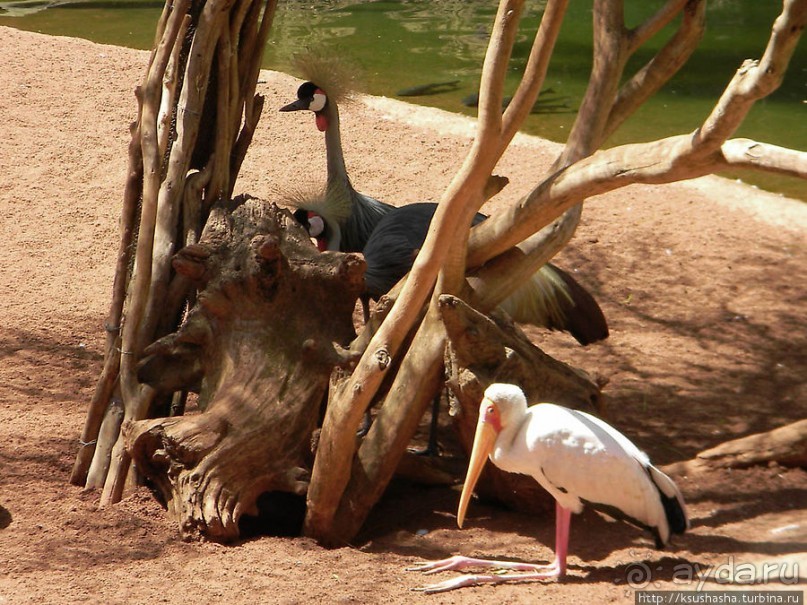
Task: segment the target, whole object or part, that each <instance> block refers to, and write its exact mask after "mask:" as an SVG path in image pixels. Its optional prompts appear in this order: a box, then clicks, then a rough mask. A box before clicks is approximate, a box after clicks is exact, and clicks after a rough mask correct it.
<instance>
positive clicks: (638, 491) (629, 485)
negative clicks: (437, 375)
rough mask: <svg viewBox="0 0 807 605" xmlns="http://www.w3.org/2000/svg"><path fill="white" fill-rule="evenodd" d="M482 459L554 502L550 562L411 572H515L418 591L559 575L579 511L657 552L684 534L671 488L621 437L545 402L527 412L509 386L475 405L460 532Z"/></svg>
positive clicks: (455, 561) (460, 563) (458, 563)
mask: <svg viewBox="0 0 807 605" xmlns="http://www.w3.org/2000/svg"><path fill="white" fill-rule="evenodd" d="M488 456H489V457H490V459H491V461H492V462H493V464H495V465H496V466H498V467H499V468H500V469H502V470H505V471H509V472H513V473H521V474H524V475H530V476H531V477H533V478H534V479H535V480H536V481H537V482H538V483H539V484H540V485H541V486H542V487H543V488H544V489H546V490H547V491H548V492H549V493H550V494H552V496H553V497H554V498H555V509H556V523H555V560H554V561H553V562H552V563H550V564H549V565H534V564H530V563H515V562H509V561H494V560H487V559H473V558H469V557H462V556H455V557H450V558H448V559H443V560H440V561H433V562H429V563H425V564H422V565H419V566H417V567H413V568H411V569H413V570H416V571H424V572H426V573H438V572H441V571H447V570H462V569H469V568H480V567H481V568H496V569H506V570H510V571H511V572H518V573H503V574H490V575H485V574H473V575H461V576H458V577H456V578H452V579H450V580H446V581H445V582H441V583H438V584H433V585H431V586H426V587H425V588H422V589H419V590H423V591H425V592H443V591H446V590H452V589H454V588H461V587H463V586H475V585H478V584H498V583H502V582H512V581H525V580H537V579H547V578H558V577H562V576H564V575H565V574H566V555H567V552H568V544H569V527H570V524H571V514H572V513H579V512H581V511H582V510H583V507H584V505H588V506H590V507H591V508H593V509H594V510H596V511H598V512H600V513H602V514H604V515H606V516H608V517H610V518H614V519H621V520H623V521H627V522H628V523H630V524H631V525H635V526H637V527H640V528H642V529H646V530H649V531H650V532H651V533H652V534H653V536H654V538H655V541H656V548H662V547H663V546H664V545H665V544H667V542H668V541H669V539H670V535H671V534H673V533H683V532H684V531H685V530H686V529H688V528H689V520H688V518H687V514H686V509H685V506H684V499H683V497H682V496H681V492H680V491H679V489H678V487H677V486H676V485H675V483H673V481H672V479H670V478H669V477H668V476H667V475H665V474H664V473H662V472H661V471H660V470H658V469H657V468H656V467H654V466H653V465H652V464H651V463H650V461H649V460H648V458H647V456H646V455H645V454H644V453H643V452H642V451H640V450H639V448H637V447H636V446H635V445H634V444H633V443H631V441H630V440H629V439H628V438H627V437H625V436H624V435H623V434H622V433H620V432H619V431H617V430H616V429H615V428H614V427H612V426H610V425H609V424H607V423H605V422H603V421H602V420H600V419H599V418H595V417H594V416H591V415H590V414H586V413H585V412H580V411H578V410H571V409H568V408H564V407H561V406H559V405H555V404H552V403H539V404H537V405H533V406H530V407H527V400H526V398H525V397H524V393H523V392H522V391H521V389H520V388H519V387H517V386H515V385H512V384H492V385H490V386H489V387H488V388H487V390H486V391H485V396H484V398H483V399H482V403H481V406H480V408H479V422H478V424H477V427H476V434H475V436H474V444H473V448H472V451H471V459H470V461H469V463H468V473H467V475H466V477H465V484H464V486H463V489H462V495H461V496H460V504H459V510H458V512H457V525H458V526H459V527H460V528H461V527H462V524H463V521H464V520H465V512H466V510H467V508H468V503H469V501H470V499H471V494H472V492H473V489H474V486H475V485H476V482H477V480H478V479H479V475H480V474H481V473H482V469H483V467H484V466H485V462H486V461H487V458H488Z"/></svg>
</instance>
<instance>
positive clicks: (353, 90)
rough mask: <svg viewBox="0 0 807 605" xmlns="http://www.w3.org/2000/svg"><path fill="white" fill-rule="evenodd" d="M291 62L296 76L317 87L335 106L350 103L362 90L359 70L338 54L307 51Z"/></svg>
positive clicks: (297, 55) (295, 56)
mask: <svg viewBox="0 0 807 605" xmlns="http://www.w3.org/2000/svg"><path fill="white" fill-rule="evenodd" d="M291 62H292V67H293V69H294V73H295V74H296V75H297V76H299V77H301V78H303V79H305V80H307V81H309V82H313V83H314V84H316V85H317V86H319V87H320V88H321V89H322V90H324V91H325V94H326V95H328V98H329V99H330V100H331V101H333V102H335V103H337V104H344V103H347V102H350V101H351V100H353V99H354V98H355V96H356V94H357V93H358V91H359V90H360V89H361V88H362V87H361V69H359V68H358V67H357V66H356V65H355V64H353V63H351V62H350V61H349V60H346V59H344V58H343V57H342V56H341V55H340V53H338V52H334V51H331V52H325V51H324V50H316V51H314V50H310V49H309V50H307V51H306V52H304V53H300V54H296V55H294V56H293V57H292V61H291Z"/></svg>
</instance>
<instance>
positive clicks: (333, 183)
mask: <svg viewBox="0 0 807 605" xmlns="http://www.w3.org/2000/svg"><path fill="white" fill-rule="evenodd" d="M324 111H325V117H326V118H327V119H328V128H327V129H326V130H325V150H326V155H327V161H328V193H327V196H328V198H329V199H338V200H342V199H345V200H349V199H350V197H351V196H352V194H353V192H354V189H353V185H352V184H351V183H350V178H349V177H348V175H347V167H346V166H345V156H344V153H343V152H342V134H341V132H340V130H339V109H338V107H337V106H336V103H333V102H330V101H329V103H328V106H327V107H326V108H325V109H324Z"/></svg>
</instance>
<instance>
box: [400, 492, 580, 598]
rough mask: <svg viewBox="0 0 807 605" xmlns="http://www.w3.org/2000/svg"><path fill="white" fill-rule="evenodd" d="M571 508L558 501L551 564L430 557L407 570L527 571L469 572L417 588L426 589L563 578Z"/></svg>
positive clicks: (430, 591)
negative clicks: (503, 571) (509, 571)
mask: <svg viewBox="0 0 807 605" xmlns="http://www.w3.org/2000/svg"><path fill="white" fill-rule="evenodd" d="M571 520H572V511H570V510H569V509H567V508H563V507H562V506H561V505H560V504H558V503H557V502H555V560H554V561H552V563H550V564H549V565H535V564H533V563H517V562H515V561H496V560H494V559H473V558H471V557H463V556H460V555H458V556H454V557H449V558H448V559H441V560H440V561H431V562H429V563H423V564H422V565H418V566H415V567H410V568H408V571H422V572H425V573H427V574H433V573H439V572H441V571H449V570H462V569H469V568H474V567H476V568H479V567H483V568H495V569H510V570H513V571H521V572H524V573H504V574H495V575H487V574H466V575H461V576H458V577H456V578H452V579H450V580H445V581H444V582H438V583H437V584H431V585H429V586H424V587H422V588H416V589H415V590H419V591H422V592H426V593H435V592H446V591H448V590H454V589H455V588H463V587H465V586H478V585H480V584H503V583H504V582H527V581H530V580H547V579H549V578H562V577H563V576H565V575H566V555H567V554H568V551H569V529H570V527H571Z"/></svg>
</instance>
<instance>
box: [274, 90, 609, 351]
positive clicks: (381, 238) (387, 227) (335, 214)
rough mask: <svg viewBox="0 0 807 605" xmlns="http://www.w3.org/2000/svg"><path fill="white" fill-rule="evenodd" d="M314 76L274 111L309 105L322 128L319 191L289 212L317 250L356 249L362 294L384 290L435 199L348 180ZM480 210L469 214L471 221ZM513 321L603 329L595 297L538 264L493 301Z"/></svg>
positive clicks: (583, 335)
mask: <svg viewBox="0 0 807 605" xmlns="http://www.w3.org/2000/svg"><path fill="white" fill-rule="evenodd" d="M338 90H339V93H338V94H337V95H328V94H326V92H325V89H324V88H322V87H321V86H319V85H317V84H315V83H314V82H311V81H309V82H305V83H303V84H302V85H301V86H300V87H299V88H298V90H297V100H296V101H294V102H293V103H290V104H288V105H286V106H284V107H282V108H281V109H280V111H304V110H308V111H312V112H313V113H314V116H315V119H316V125H317V128H318V129H319V130H320V131H322V132H324V133H325V148H326V154H327V166H328V177H327V186H326V190H325V195H324V197H323V198H322V199H321V200H313V201H311V202H309V203H303V204H300V203H298V205H299V210H298V211H297V212H296V213H295V217H296V218H297V220H298V221H299V222H301V223H302V224H303V225H304V226H306V227H307V228H308V230H309V233H310V234H311V235H312V237H314V238H315V239H316V240H317V242H318V247H319V248H320V249H321V250H341V251H343V252H363V253H364V256H365V260H366V261H367V265H368V270H367V274H366V275H367V278H366V279H367V285H368V294H369V295H370V297H372V298H378V297H379V296H381V295H382V294H385V293H386V292H388V291H389V289H390V288H391V287H392V286H393V285H395V283H397V282H398V280H399V279H400V278H402V277H403V276H404V275H406V273H408V272H409V269H410V268H411V267H412V263H413V262H414V258H415V256H416V255H417V252H418V250H419V249H420V248H421V246H422V244H423V241H424V240H425V237H426V233H427V232H428V228H429V224H430V222H431V219H432V217H433V215H434V212H435V209H436V207H437V206H436V204H434V203H423V204H410V205H407V206H402V207H400V208H396V207H395V206H391V205H389V204H386V203H384V202H381V201H379V200H377V199H375V198H372V197H370V196H367V195H364V194H362V193H359V192H358V191H356V190H355V189H354V188H353V185H352V184H351V182H350V178H349V177H348V174H347V169H346V167H345V159H344V155H343V153H342V141H341V135H340V130H339V109H338V107H337V101H338V99H340V98H344V96H345V93H344V92H343V91H342V90H341V89H338ZM485 218H486V217H485V216H484V215H482V214H477V217H476V221H475V223H478V222H480V221H482V220H484V219H485ZM501 306H502V307H503V308H504V309H505V310H506V311H507V312H508V313H510V315H511V316H512V317H513V319H515V320H516V321H519V322H521V323H530V324H533V325H538V326H544V327H547V328H550V329H554V330H564V331H567V332H569V333H570V334H572V336H574V337H575V338H576V339H577V341H578V342H580V343H581V344H583V345H587V344H590V343H592V342H596V341H598V340H602V339H604V338H607V337H608V324H607V322H606V320H605V316H604V315H603V313H602V310H601V309H600V307H599V305H598V304H597V302H596V301H595V300H594V298H593V297H592V296H591V294H589V293H588V292H587V291H586V290H585V288H583V286H581V285H580V284H579V283H577V281H575V280H574V278H572V276H570V275H569V274H567V273H566V272H564V271H562V270H560V269H559V268H558V267H556V266H554V265H552V264H546V265H544V266H543V267H541V268H540V269H539V270H538V271H536V273H535V274H534V276H533V278H532V279H531V280H530V281H529V282H527V283H526V284H525V285H524V286H522V287H521V288H520V289H519V290H517V291H516V292H515V293H514V294H513V295H512V296H511V297H510V298H509V299H508V300H507V301H505V302H504V303H503V304H502V305H501Z"/></svg>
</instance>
